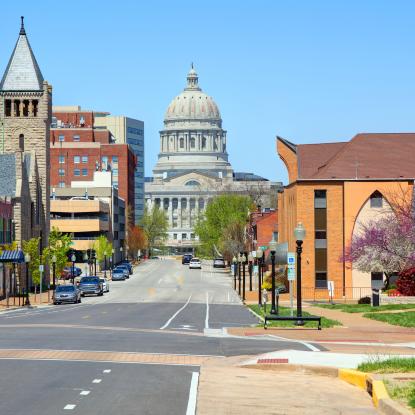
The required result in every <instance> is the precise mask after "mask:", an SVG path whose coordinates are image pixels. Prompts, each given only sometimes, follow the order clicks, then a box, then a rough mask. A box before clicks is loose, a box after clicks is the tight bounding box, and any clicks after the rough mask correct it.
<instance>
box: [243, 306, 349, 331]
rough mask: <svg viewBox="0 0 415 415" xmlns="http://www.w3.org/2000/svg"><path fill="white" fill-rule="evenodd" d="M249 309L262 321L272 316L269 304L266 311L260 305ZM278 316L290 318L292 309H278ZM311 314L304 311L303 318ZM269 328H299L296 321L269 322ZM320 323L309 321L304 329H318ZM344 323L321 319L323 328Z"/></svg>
mask: <svg viewBox="0 0 415 415" xmlns="http://www.w3.org/2000/svg"><path fill="white" fill-rule="evenodd" d="M248 307H249V308H250V309H251V310H252V311H253V312H254V313H255V314H257V315H259V316H260V317H261V318H262V319H263V318H264V316H265V314H270V312H271V305H270V304H267V308H266V311H265V309H264V307H260V306H259V305H258V304H249V305H248ZM278 314H279V315H281V316H289V315H291V309H290V308H288V307H278ZM294 315H296V310H294ZM310 315H311V314H310V313H307V312H306V311H303V316H304V317H305V316H310ZM267 325H268V327H297V326H296V324H295V321H275V320H274V321H269V322H267ZM317 325H318V323H317V322H315V321H307V322H305V323H304V326H303V327H307V328H317ZM341 325H342V323H340V321H337V320H331V319H329V318H326V317H322V318H321V326H322V327H323V328H329V327H335V326H341Z"/></svg>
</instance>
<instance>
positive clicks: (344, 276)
mask: <svg viewBox="0 0 415 415" xmlns="http://www.w3.org/2000/svg"><path fill="white" fill-rule="evenodd" d="M342 190H343V206H342V209H343V261H342V262H343V297H344V298H345V297H346V263H345V262H344V256H345V243H346V235H345V233H344V232H345V220H346V218H345V217H344V182H343V189H342Z"/></svg>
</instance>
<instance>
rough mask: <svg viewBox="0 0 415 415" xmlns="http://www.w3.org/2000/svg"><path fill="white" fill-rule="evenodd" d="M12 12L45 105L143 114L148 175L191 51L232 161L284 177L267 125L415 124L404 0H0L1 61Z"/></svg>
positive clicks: (355, 129) (10, 39)
mask: <svg viewBox="0 0 415 415" xmlns="http://www.w3.org/2000/svg"><path fill="white" fill-rule="evenodd" d="M20 15H24V16H25V21H26V30H27V32H28V35H29V39H30V42H31V45H32V48H33V49H34V52H35V54H36V57H37V60H38V62H39V65H40V67H41V70H42V72H43V75H44V77H45V78H46V79H47V80H48V81H49V82H51V83H52V84H53V88H54V89H53V100H54V104H56V105H78V104H79V105H81V106H82V107H84V108H88V109H96V110H106V111H110V112H111V113H113V114H125V115H128V116H130V117H134V118H138V119H142V120H144V122H145V139H146V160H145V163H146V174H147V175H149V174H151V169H152V167H153V165H154V164H155V161H156V158H157V153H158V151H159V136H158V131H159V130H160V129H161V128H162V122H163V116H164V112H165V110H166V108H167V106H168V104H169V102H170V101H171V99H172V98H174V96H176V95H177V94H178V93H180V91H181V90H182V89H183V87H184V85H185V76H186V73H187V71H188V69H189V66H190V62H192V61H193V62H194V63H195V67H196V69H197V71H198V73H199V77H200V79H199V81H200V85H201V87H202V88H203V90H204V91H205V92H207V93H208V94H209V95H211V96H213V97H214V99H215V101H216V102H217V104H218V105H219V108H220V110H221V114H222V118H223V125H224V128H225V129H227V131H228V151H229V154H230V161H231V162H232V165H233V167H234V169H235V170H237V171H252V172H255V173H257V174H260V175H262V176H264V177H267V178H269V179H272V180H283V181H284V182H286V171H285V168H284V166H283V164H282V162H281V161H280V160H279V159H278V156H277V154H276V152H275V136H276V135H280V136H282V137H284V138H287V139H289V140H291V141H293V142H295V143H311V142H327V141H338V140H343V141H345V140H349V139H350V138H352V137H353V136H354V135H355V134H356V133H359V132H408V131H411V132H414V131H415V128H414V127H415V126H414V123H415V117H414V114H415V105H414V102H415V101H414V97H415V82H414V76H415V53H414V45H415V25H414V24H413V22H414V17H415V2H413V1H382V0H377V1H374V0H373V1H370V0H366V1H350V0H348V1H277V0H269V1H262V0H256V1H242V0H239V1H231V0H228V1H224V0H222V1H215V0H210V1H209V2H195V1H180V0H176V1H174V2H172V1H157V0H153V1H151V2H150V1H147V2H142V1H124V0H119V1H118V2H110V1H102V0H101V1H95V0H88V1H85V0H84V1H78V0H71V1H70V2H57V1H41V0H38V1H35V2H33V1H26V0H20V1H16V2H7V3H5V4H2V7H1V25H0V68H1V71H3V70H4V69H3V68H5V66H6V64H7V61H8V59H9V56H10V53H11V51H12V49H13V47H14V44H15V41H16V38H17V35H18V31H19V24H20V19H19V16H20Z"/></svg>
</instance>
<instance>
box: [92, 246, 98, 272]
mask: <svg viewBox="0 0 415 415" xmlns="http://www.w3.org/2000/svg"><path fill="white" fill-rule="evenodd" d="M92 265H93V266H94V275H95V276H96V275H97V256H96V253H95V251H94V250H93V251H92Z"/></svg>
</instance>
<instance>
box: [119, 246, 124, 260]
mask: <svg viewBox="0 0 415 415" xmlns="http://www.w3.org/2000/svg"><path fill="white" fill-rule="evenodd" d="M122 251H123V249H122V246H120V257H121V262H122V261H123V260H124V258H123V253H122Z"/></svg>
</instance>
